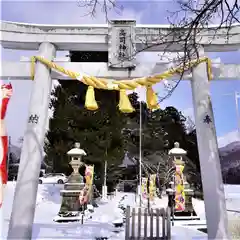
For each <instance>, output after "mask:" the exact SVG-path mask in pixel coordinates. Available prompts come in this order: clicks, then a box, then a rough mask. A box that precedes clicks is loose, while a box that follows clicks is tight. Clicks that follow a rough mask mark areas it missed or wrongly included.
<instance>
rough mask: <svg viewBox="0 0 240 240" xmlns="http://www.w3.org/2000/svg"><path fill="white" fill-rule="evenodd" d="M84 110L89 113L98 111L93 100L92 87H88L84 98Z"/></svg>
mask: <svg viewBox="0 0 240 240" xmlns="http://www.w3.org/2000/svg"><path fill="white" fill-rule="evenodd" d="M85 108H86V109H88V110H91V111H95V110H97V109H98V104H97V102H96V100H95V93H94V88H93V87H92V86H88V89H87V93H86V97H85Z"/></svg>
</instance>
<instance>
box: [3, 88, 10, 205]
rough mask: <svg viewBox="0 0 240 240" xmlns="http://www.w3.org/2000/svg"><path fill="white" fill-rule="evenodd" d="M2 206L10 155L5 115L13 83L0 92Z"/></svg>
mask: <svg viewBox="0 0 240 240" xmlns="http://www.w3.org/2000/svg"><path fill="white" fill-rule="evenodd" d="M0 96H1V98H0V116H1V120H0V207H1V206H2V199H3V186H4V185H5V184H6V183H7V179H8V176H7V155H8V136H7V131H6V127H5V122H4V120H5V116H6V112H7V106H8V103H9V100H10V98H11V96H12V85H11V84H1V92H0Z"/></svg>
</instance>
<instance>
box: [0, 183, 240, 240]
mask: <svg viewBox="0 0 240 240" xmlns="http://www.w3.org/2000/svg"><path fill="white" fill-rule="evenodd" d="M14 188H15V184H14V183H12V182H9V183H8V184H7V187H6V189H5V199H4V205H3V224H2V228H1V230H2V236H1V239H6V236H7V231H8V224H9V219H10V214H11V208H12V201H13V195H14ZM61 189H62V186H60V185H55V186H54V185H39V188H38V196H37V203H36V211H35V220H34V225H33V235H32V239H38V240H40V239H41V240H43V239H44V240H46V239H68V240H70V239H89V240H90V239H91V240H92V239H96V238H97V237H108V238H109V239H112V240H118V239H124V228H122V229H121V230H120V231H119V232H115V231H114V230H116V229H115V228H114V226H113V221H114V220H117V219H119V218H120V217H121V212H120V210H119V208H118V205H119V202H120V200H121V198H122V196H123V195H127V196H126V198H125V200H124V201H123V202H122V204H123V205H125V206H126V205H130V206H135V205H136V204H135V195H134V194H131V193H127V194H126V193H118V194H117V196H115V197H114V198H113V199H112V200H108V201H107V202H104V201H99V202H98V207H97V208H95V211H94V213H92V214H91V216H92V218H91V219H86V220H85V222H84V224H83V225H81V223H79V222H77V223H76V222H75V223H56V222H54V221H53V218H54V217H56V215H57V213H58V211H59V209H60V204H61V197H60V190H61ZM225 194H226V199H227V208H228V209H229V210H238V211H240V201H239V200H240V186H230V185H227V186H225ZM26 200H27V199H26ZM165 204H166V199H163V200H162V201H161V200H158V201H157V202H156V205H155V206H158V207H159V206H161V205H165ZM194 205H195V206H196V208H197V209H196V210H197V212H198V213H199V215H200V217H201V218H202V219H204V218H205V211H204V203H203V202H202V201H199V200H195V201H194ZM20 221H21V220H20ZM172 236H173V237H172V239H184V240H187V239H207V237H206V235H205V234H204V233H201V232H198V231H196V230H191V229H187V228H183V227H173V228H172Z"/></svg>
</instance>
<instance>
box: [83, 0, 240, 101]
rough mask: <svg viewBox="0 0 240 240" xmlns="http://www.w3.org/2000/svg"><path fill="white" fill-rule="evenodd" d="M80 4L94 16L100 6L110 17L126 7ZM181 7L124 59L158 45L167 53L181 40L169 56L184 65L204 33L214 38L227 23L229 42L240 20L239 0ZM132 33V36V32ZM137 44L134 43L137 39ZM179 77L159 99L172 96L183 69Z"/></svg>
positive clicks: (108, 2) (193, 0) (99, 0)
mask: <svg viewBox="0 0 240 240" xmlns="http://www.w3.org/2000/svg"><path fill="white" fill-rule="evenodd" d="M81 3H82V1H79V6H80V7H86V8H87V11H88V13H87V14H86V15H90V16H92V17H94V16H95V15H96V12H97V9H99V7H100V9H101V10H102V12H103V13H104V14H105V18H106V21H107V22H108V21H109V12H110V11H111V10H115V11H119V10H120V11H122V10H123V7H122V6H118V5H117V3H116V1H114V0H88V1H87V2H84V4H81ZM176 3H177V4H178V6H179V8H180V10H178V11H174V12H171V11H168V13H169V16H168V17H167V19H168V21H169V29H170V30H169V29H168V31H164V30H162V31H159V33H158V36H156V39H154V43H153V39H149V38H150V36H151V34H149V32H148V31H147V29H146V33H145V36H144V38H143V39H138V41H141V42H142V49H138V50H136V51H135V52H134V54H133V56H127V57H126V58H123V59H122V60H121V61H120V63H121V62H124V61H126V60H128V61H129V60H131V59H132V58H133V57H134V56H136V54H138V53H139V52H143V51H147V50H148V49H151V48H153V47H156V46H158V45H162V46H164V51H163V54H165V55H167V49H169V47H170V46H173V45H174V44H178V45H180V46H182V47H181V49H178V53H177V54H176V57H175V58H174V59H171V60H170V59H169V62H173V63H174V65H175V67H179V66H183V68H185V66H186V64H187V63H188V62H189V61H191V60H192V59H196V58H199V45H200V42H201V38H200V36H201V34H202V33H206V32H207V33H208V34H210V35H211V38H212V40H214V39H215V38H216V32H218V31H219V29H220V28H222V27H225V29H227V32H225V33H223V34H225V35H226V44H227V41H228V40H229V37H230V36H232V33H231V34H230V30H231V28H232V26H233V25H234V24H235V23H240V7H239V0H176ZM213 23H215V25H216V26H215V27H214V28H212V27H210V24H213ZM129 37H131V36H129ZM239 37H240V35H239ZM133 44H134V43H133ZM179 74H180V76H179V80H178V81H176V80H175V81H171V84H167V85H168V86H167V87H166V91H165V95H164V96H159V102H162V101H163V100H165V99H166V98H168V97H170V96H171V95H172V93H173V92H174V90H175V89H176V88H177V86H178V85H179V83H180V81H181V80H182V78H183V74H184V73H183V72H182V73H179Z"/></svg>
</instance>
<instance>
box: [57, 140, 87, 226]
mask: <svg viewBox="0 0 240 240" xmlns="http://www.w3.org/2000/svg"><path fill="white" fill-rule="evenodd" d="M67 155H68V156H69V157H70V163H69V164H70V165H71V166H72V168H73V172H72V174H71V175H70V176H69V178H68V181H67V182H66V183H65V184H64V190H61V191H60V194H61V196H62V204H61V208H60V211H59V213H58V216H57V217H55V218H54V221H57V222H64V221H78V220H80V219H81V217H80V216H79V213H80V212H81V209H80V207H81V206H80V204H79V194H80V192H81V190H82V189H83V187H84V182H83V177H82V176H81V175H80V173H79V168H80V167H81V166H82V165H84V163H83V162H82V156H86V152H85V151H84V150H83V149H81V148H80V143H78V142H77V143H75V146H74V148H73V149H71V150H70V151H68V152H67Z"/></svg>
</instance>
